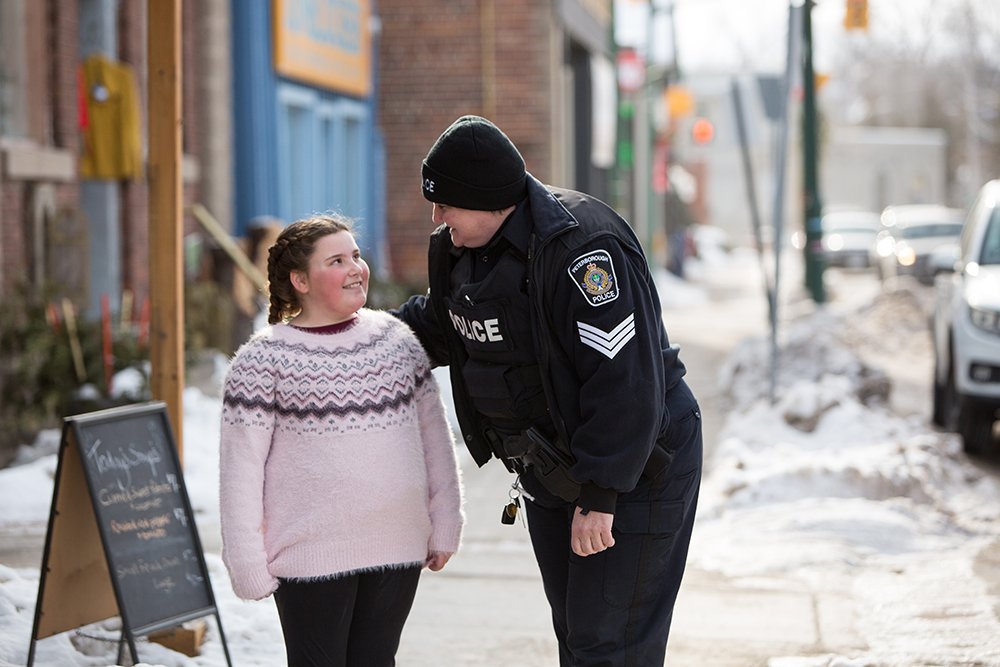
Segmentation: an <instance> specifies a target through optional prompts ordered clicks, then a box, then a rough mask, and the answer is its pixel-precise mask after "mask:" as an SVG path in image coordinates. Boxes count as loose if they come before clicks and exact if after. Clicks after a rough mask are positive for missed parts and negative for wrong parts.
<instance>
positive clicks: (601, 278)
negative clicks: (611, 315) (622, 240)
mask: <svg viewBox="0 0 1000 667" xmlns="http://www.w3.org/2000/svg"><path fill="white" fill-rule="evenodd" d="M567 271H568V273H569V276H570V278H572V279H573V282H574V283H576V286H577V287H578V288H579V289H580V292H581V293H582V294H583V296H584V297H585V298H586V299H587V303H589V304H590V305H591V306H600V305H601V304H605V303H610V302H612V301H614V300H615V299H617V298H618V278H616V277H615V267H614V264H612V262H611V255H609V254H608V251H607V250H591V251H590V252H588V253H585V254H583V255H580V256H579V257H577V258H576V259H574V260H573V261H572V262H571V263H570V265H569V268H568V269H567Z"/></svg>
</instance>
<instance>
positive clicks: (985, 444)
mask: <svg viewBox="0 0 1000 667" xmlns="http://www.w3.org/2000/svg"><path fill="white" fill-rule="evenodd" d="M960 403H961V407H960V409H959V415H958V423H959V433H961V435H962V449H964V450H965V452H966V453H967V454H983V453H985V452H986V451H988V450H989V448H990V446H991V445H992V444H993V422H994V421H995V418H996V411H995V410H993V409H992V408H991V407H984V406H981V405H976V404H975V403H973V402H972V401H970V400H969V399H967V398H965V397H964V396H963V397H962V399H961V401H960Z"/></svg>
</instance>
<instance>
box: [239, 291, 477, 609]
mask: <svg viewBox="0 0 1000 667" xmlns="http://www.w3.org/2000/svg"><path fill="white" fill-rule="evenodd" d="M219 456H220V462H219V473H220V498H219V500H220V507H221V524H222V540H223V551H222V558H223V561H224V562H225V564H226V567H227V568H228V570H229V576H230V579H231V581H232V584H233V591H234V592H235V593H236V594H237V595H238V596H239V597H241V598H244V599H261V598H264V597H267V596H268V595H269V594H271V593H272V592H273V591H274V590H275V589H276V588H277V586H278V577H283V578H310V577H328V576H335V575H338V574H344V573H352V572H358V571H365V570H373V569H381V568H385V567H394V566H401V565H410V564H422V563H423V562H424V560H425V558H426V557H427V554H428V552H429V551H441V552H450V553H453V552H455V551H456V550H457V549H458V546H459V541H460V539H461V532H462V524H463V520H464V517H463V515H462V492H461V483H460V480H459V472H458V465H457V461H456V458H455V450H454V445H453V441H452V436H451V430H450V429H449V427H448V423H447V421H446V419H445V413H444V406H443V404H442V402H441V395H440V393H439V391H438V386H437V384H436V383H435V381H434V378H433V376H432V375H431V372H430V364H429V362H428V359H427V355H426V354H425V353H424V351H423V348H421V346H420V343H419V342H418V341H417V339H416V337H415V336H414V335H413V333H412V331H410V329H409V328H408V327H407V326H406V325H405V324H403V323H402V322H400V321H398V320H397V319H396V318H394V317H392V316H391V315H389V314H388V313H385V312H380V311H374V310H367V309H362V310H360V311H359V312H358V317H357V320H356V323H355V324H354V325H353V326H350V327H349V328H347V329H346V330H343V331H340V332H338V333H317V332H312V331H308V330H303V329H297V328H295V327H292V326H289V325H286V324H276V325H273V326H270V327H266V328H264V329H262V330H261V331H259V332H257V333H256V334H254V335H253V336H252V337H251V338H250V340H249V341H247V342H246V343H245V344H244V345H243V346H242V347H240V349H239V350H238V351H237V352H236V356H235V358H234V359H233V362H232V365H231V367H230V369H229V373H228V375H227V376H226V383H225V393H224V398H223V410H222V439H221V444H220V454H219Z"/></svg>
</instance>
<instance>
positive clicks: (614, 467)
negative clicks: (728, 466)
mask: <svg viewBox="0 0 1000 667" xmlns="http://www.w3.org/2000/svg"><path fill="white" fill-rule="evenodd" d="M527 190H528V195H527V201H526V202H522V203H521V204H519V205H518V206H519V207H520V206H525V205H527V206H529V207H530V212H529V215H530V218H531V220H532V221H533V225H534V229H533V231H532V234H531V238H530V241H529V247H528V259H527V264H528V267H527V275H528V285H527V292H528V298H529V300H530V302H531V325H532V326H531V331H532V332H533V336H534V349H535V352H536V355H537V357H538V363H539V366H540V370H541V375H542V382H543V387H544V390H545V395H546V397H547V402H548V406H549V410H550V413H551V416H552V419H553V422H554V424H555V427H556V429H557V430H558V432H559V434H560V435H561V437H562V438H563V439H564V441H565V442H568V443H570V449H571V450H572V452H573V455H574V456H575V458H576V464H575V465H574V466H573V468H572V469H571V471H570V472H571V474H572V475H573V477H574V478H575V479H576V480H577V481H579V482H581V484H582V488H581V494H580V500H579V505H580V506H581V507H584V508H585V509H597V510H601V511H606V512H613V511H614V505H615V500H616V498H617V495H618V494H619V493H625V492H628V491H630V490H632V489H633V488H634V487H635V485H636V483H637V482H638V480H639V476H640V474H641V473H642V471H643V468H644V466H645V464H646V460H647V458H648V456H649V454H650V452H651V451H652V448H653V446H654V444H655V442H656V440H657V437H658V436H659V435H660V434H663V433H665V432H666V428H667V425H668V422H669V419H670V415H669V413H668V410H667V407H666V395H667V392H668V391H670V389H671V387H673V386H674V385H676V384H677V383H678V382H679V381H680V380H681V377H682V376H683V375H684V366H683V364H682V363H681V362H680V360H679V359H678V358H677V348H676V347H671V346H670V344H669V342H668V340H667V334H666V331H665V329H664V327H663V323H662V320H661V311H660V303H659V298H658V296H657V293H656V289H655V287H654V285H653V281H652V277H651V275H650V273H649V267H648V264H647V262H646V259H645V257H644V255H643V252H642V247H641V246H640V244H639V241H638V239H637V238H636V237H635V234H634V233H633V231H632V229H631V228H630V227H629V225H628V224H627V223H626V222H625V221H624V220H623V219H622V218H621V217H620V216H619V215H618V214H617V213H615V212H614V211H613V210H612V209H611V208H610V207H608V206H607V205H606V204H604V203H603V202H601V201H599V200H597V199H595V198H593V197H590V196H588V195H585V194H582V193H579V192H574V191H571V190H564V189H559V188H554V187H549V186H546V185H543V184H542V183H540V182H539V181H538V180H536V179H535V178H533V177H532V176H530V175H529V176H528V186H527ZM515 215H516V214H515ZM453 259H454V247H453V245H452V243H451V237H450V234H449V232H448V228H447V227H446V226H444V225H442V226H441V227H439V228H437V229H436V230H434V232H433V233H432V235H431V240H430V249H429V264H428V266H429V276H430V289H429V290H428V294H427V295H426V296H415V297H411V298H410V300H409V301H407V302H406V303H405V304H403V306H401V307H400V308H399V310H398V311H397V312H396V314H397V315H398V316H399V317H401V318H402V319H403V320H405V321H406V322H407V323H408V324H409V325H410V326H411V327H412V328H413V330H414V331H415V332H416V333H417V335H418V337H419V338H420V340H421V342H422V343H423V345H424V347H425V349H426V350H427V352H428V354H429V356H430V358H431V361H432V362H433V363H434V365H436V366H439V365H449V366H450V368H451V382H452V389H453V394H454V400H455V408H456V412H457V414H458V420H459V423H460V425H461V428H462V432H463V436H464V439H465V443H466V445H467V446H468V448H469V451H470V452H471V453H472V456H473V458H474V459H475V461H476V463H477V464H478V465H480V466H482V465H484V464H485V463H486V461H488V460H489V459H490V457H491V456H492V451H491V448H490V445H489V443H488V442H487V440H486V438H485V437H484V435H483V424H482V423H481V421H480V417H479V415H478V413H477V411H476V410H475V408H474V407H473V406H472V403H471V401H470V400H469V397H468V392H467V391H466V387H465V379H464V378H463V375H462V367H463V364H464V362H465V359H466V351H465V348H464V345H463V342H462V339H461V337H460V336H459V334H458V333H456V331H455V329H454V328H453V326H452V322H451V320H450V318H449V315H448V312H447V307H446V305H445V303H444V299H443V298H436V295H442V296H443V295H447V294H448V293H449V289H450V286H449V274H450V272H451V268H452V262H453ZM574 267H575V269H574ZM584 278H585V279H586V280H582V279H584ZM602 278H603V281H602ZM587 281H592V282H593V283H594V284H593V286H592V288H591V289H590V290H588V289H587V288H586V282H587ZM513 282H514V281H512V283H513ZM512 289H516V287H515V286H512ZM594 303H597V304H598V305H593V304H594ZM667 445H668V447H669V443H667Z"/></svg>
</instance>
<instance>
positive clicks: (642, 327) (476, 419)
mask: <svg viewBox="0 0 1000 667" xmlns="http://www.w3.org/2000/svg"><path fill="white" fill-rule="evenodd" d="M422 177H423V179H422V185H423V194H424V197H425V198H426V199H428V200H430V201H431V202H433V213H432V218H433V220H434V222H435V224H437V225H438V228H437V229H435V230H434V232H433V233H432V234H431V239H430V255H429V265H428V273H429V278H430V289H429V291H428V292H427V294H426V295H420V296H414V297H412V298H410V300H409V301H407V302H406V303H405V304H403V305H402V306H401V307H400V308H399V309H398V311H397V315H398V316H399V317H401V318H402V319H403V320H405V321H406V322H407V323H408V324H409V325H410V326H411V327H413V329H414V331H416V333H417V335H418V336H419V337H420V340H421V341H422V342H423V344H424V346H425V347H426V349H427V350H428V352H429V354H430V357H431V360H432V361H433V362H434V363H435V364H440V365H449V366H450V372H451V382H452V389H453V391H452V393H453V395H454V400H455V407H456V412H457V414H458V419H459V423H460V425H461V428H462V432H463V435H464V438H465V443H466V445H467V446H468V448H469V451H470V452H471V453H472V456H473V458H474V459H475V460H476V462H477V463H478V464H479V465H480V466H481V465H484V464H485V463H486V461H488V460H490V458H491V457H496V458H499V459H501V460H502V461H503V462H504V464H505V465H506V466H507V468H508V469H509V470H510V471H511V472H513V473H516V474H517V475H518V479H517V480H516V481H515V489H520V488H523V489H524V490H525V491H526V494H525V495H526V496H527V500H528V501H527V508H526V509H527V518H528V528H529V531H530V534H531V542H532V546H533V548H534V551H535V558H536V559H537V561H538V566H539V568H540V570H541V574H542V582H543V585H544V587H545V594H546V597H547V598H548V601H549V605H550V607H551V609H552V620H553V624H554V627H555V632H556V637H557V639H558V642H559V660H560V664H561V665H563V666H564V667H566V666H569V665H577V666H580V665H604V666H613V665H641V666H651V665H662V664H663V660H664V654H665V650H666V643H667V636H668V633H669V630H670V622H671V618H672V615H673V607H674V601H675V599H676V597H677V591H678V587H679V586H680V583H681V577H682V576H683V573H684V566H685V562H686V559H687V551H688V543H689V541H690V538H691V528H692V525H693V523H694V515H695V506H696V504H697V498H698V489H699V485H700V480H701V464H702V437H701V414H700V412H699V408H698V404H697V402H696V401H695V398H694V396H693V395H692V393H691V391H690V390H689V389H688V386H687V384H686V383H685V382H684V380H683V379H682V376H683V375H684V373H685V369H684V365H683V364H682V363H681V362H680V360H679V358H678V349H677V347H676V346H672V345H671V344H670V342H669V341H668V339H667V334H666V331H665V330H664V327H663V321H662V313H661V312H660V299H659V297H658V296H657V293H656V288H655V287H654V284H653V279H652V277H651V275H650V271H649V266H648V264H647V261H646V258H645V256H644V255H643V251H642V247H641V246H640V244H639V242H638V240H637V239H636V237H635V234H634V233H633V231H632V229H631V228H630V227H629V225H628V224H627V223H626V222H625V221H624V220H622V218H621V217H619V216H618V215H617V214H616V213H615V212H614V211H613V210H612V209H611V208H609V207H608V206H607V205H606V204H604V203H603V202H601V201H598V200H597V199H594V198H593V197H589V196H587V195H585V194H582V193H580V192H573V191H571V190H564V189H561V188H556V187H552V186H547V185H544V184H542V183H540V182H539V181H538V180H536V179H535V178H534V177H532V176H531V175H530V174H528V173H527V172H526V171H525V165H524V160H523V159H522V157H521V154H520V153H519V152H518V150H517V148H516V147H515V146H514V144H513V143H512V142H511V141H510V139H509V138H508V137H507V135H505V134H504V133H503V132H502V131H501V130H500V129H499V128H497V127H496V126H495V125H494V124H493V123H491V122H490V121H488V120H486V119H485V118H481V117H478V116H464V117H462V118H459V119H458V120H456V121H455V122H454V123H453V124H452V125H451V126H450V127H449V128H447V129H446V130H445V131H444V133H442V134H441V136H440V137H439V138H438V139H437V141H436V142H435V143H434V145H433V146H432V147H431V149H430V151H429V152H428V153H427V157H426V158H425V159H424V162H423V169H422ZM505 496H506V494H505ZM504 501H506V497H505V499H504ZM518 502H519V501H518ZM516 510H517V503H511V504H509V505H508V506H507V507H505V508H504V509H503V513H502V520H503V521H504V522H506V523H512V522H513V515H514V514H515V513H516Z"/></svg>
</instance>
